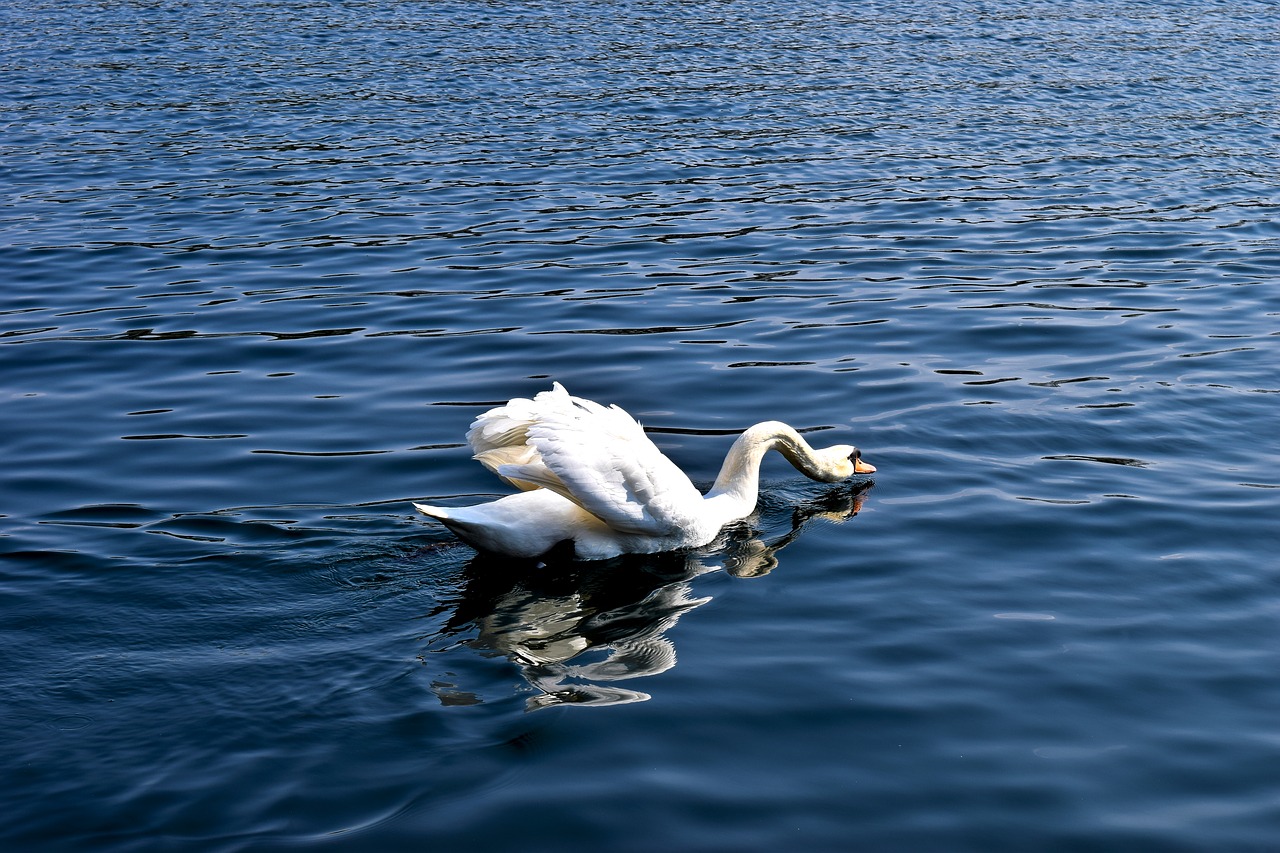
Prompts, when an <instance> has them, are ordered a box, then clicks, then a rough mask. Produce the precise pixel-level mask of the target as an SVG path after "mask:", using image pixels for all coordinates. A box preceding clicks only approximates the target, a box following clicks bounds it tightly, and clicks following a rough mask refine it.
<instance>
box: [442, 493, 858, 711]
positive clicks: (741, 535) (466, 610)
mask: <svg viewBox="0 0 1280 853" xmlns="http://www.w3.org/2000/svg"><path fill="white" fill-rule="evenodd" d="M871 487H872V483H871V482H862V483H847V484H844V485H841V486H839V487H836V488H833V489H830V490H828V491H826V492H824V493H822V494H821V495H819V496H817V497H815V498H813V499H811V500H809V501H806V502H805V503H802V504H800V505H799V506H796V507H794V509H793V510H792V513H791V517H790V519H789V522H788V523H787V524H786V527H787V528H788V529H786V532H785V533H782V534H781V535H772V536H767V537H766V536H765V535H764V534H763V533H762V530H761V527H760V517H759V515H758V514H757V515H756V516H753V517H752V518H750V519H747V520H744V521H743V522H741V523H739V524H737V525H734V526H733V527H731V528H727V529H726V530H725V531H724V532H722V533H721V535H720V537H719V538H718V539H717V540H716V541H715V542H713V543H712V544H711V545H708V546H706V547H705V548H702V549H698V550H697V551H694V552H688V553H684V552H680V553H667V554H647V555H629V556H626V557H621V558H618V559H614V560H608V561H601V562H589V563H584V562H575V561H573V560H570V559H565V558H556V557H549V558H547V559H546V560H545V561H544V562H540V563H535V562H531V561H513V560H511V559H508V558H503V557H497V556H494V555H487V554H477V555H476V556H475V557H474V558H473V559H472V560H471V561H470V562H469V563H468V564H467V566H466V567H465V569H464V570H463V577H462V579H461V584H460V595H459V597H458V599H456V600H455V601H452V602H449V603H447V604H444V605H442V606H441V608H439V609H438V610H437V611H436V612H435V613H433V614H430V615H431V616H440V615H444V612H445V611H448V615H447V617H446V621H445V624H444V625H443V627H442V628H441V629H440V630H439V631H438V632H436V633H435V634H434V635H432V636H430V637H429V638H428V641H427V650H426V653H425V654H424V656H423V659H424V661H425V660H426V659H427V656H428V655H430V654H431V653H433V652H444V651H448V650H452V649H456V648H457V647H459V646H466V647H468V648H470V649H473V650H475V651H476V652H478V653H479V654H481V655H483V656H486V657H502V658H506V659H507V660H509V661H510V662H511V663H513V664H515V665H516V666H517V667H518V668H519V670H520V674H521V676H522V677H523V679H524V680H525V681H526V682H528V684H529V686H530V687H532V688H533V690H534V695H532V696H531V697H530V698H529V699H528V700H527V702H526V710H528V711H535V710H539V709H541V708H549V707H554V706H557V705H595V706H601V705H618V704H626V703H630V702H643V701H645V700H646V699H649V698H650V696H649V694H647V693H642V692H640V691H637V690H632V689H629V688H626V687H621V686H617V685H615V684H613V682H618V681H625V680H628V679H634V678H642V677H646V676H651V675H658V674H660V673H663V672H666V671H667V670H669V669H671V668H672V667H673V666H675V664H676V650H675V645H674V644H673V642H672V640H671V639H670V638H669V637H668V636H667V632H668V631H670V630H671V629H672V628H673V627H674V626H675V625H676V623H677V622H678V621H679V620H680V618H681V617H682V616H684V614H686V613H688V612H689V611H691V610H694V609H696V608H698V607H701V606H702V605H704V604H706V603H707V602H709V601H711V598H710V597H709V596H699V595H698V594H697V593H696V592H695V591H694V587H693V581H694V579H695V578H697V577H698V576H700V575H704V574H707V573H710V572H715V571H719V570H723V571H725V572H727V573H728V574H729V575H732V576H733V577H737V578H758V577H762V576H764V575H767V574H769V573H770V572H771V571H773V569H774V568H776V567H777V565H778V553H779V552H780V551H781V550H782V549H783V548H785V547H787V546H788V545H789V544H791V543H792V542H793V541H795V539H796V538H797V537H798V536H799V535H800V533H801V531H802V530H804V528H805V527H806V526H807V525H808V524H809V523H810V522H812V521H813V520H815V519H819V520H824V521H830V522H837V523H838V522H843V521H846V520H848V519H850V518H852V517H853V516H855V515H857V514H858V512H859V511H860V510H861V508H862V504H863V502H864V501H865V500H866V497H867V493H868V492H869V491H870V489H871ZM435 693H436V696H437V697H438V698H439V699H440V701H441V703H442V704H445V705H474V704H480V703H481V702H482V701H483V700H482V699H481V698H480V697H479V696H478V695H477V694H475V693H472V692H469V691H466V690H463V689H459V688H458V687H457V686H456V685H453V684H442V683H438V684H437V685H436V687H435Z"/></svg>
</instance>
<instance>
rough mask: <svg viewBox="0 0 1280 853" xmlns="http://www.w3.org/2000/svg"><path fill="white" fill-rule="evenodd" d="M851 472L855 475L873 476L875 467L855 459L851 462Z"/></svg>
mask: <svg viewBox="0 0 1280 853" xmlns="http://www.w3.org/2000/svg"><path fill="white" fill-rule="evenodd" d="M853 471H854V473H855V474H874V473H875V472H876V466H874V465H871V464H869V463H867V462H863V461H862V460H861V459H855V460H853Z"/></svg>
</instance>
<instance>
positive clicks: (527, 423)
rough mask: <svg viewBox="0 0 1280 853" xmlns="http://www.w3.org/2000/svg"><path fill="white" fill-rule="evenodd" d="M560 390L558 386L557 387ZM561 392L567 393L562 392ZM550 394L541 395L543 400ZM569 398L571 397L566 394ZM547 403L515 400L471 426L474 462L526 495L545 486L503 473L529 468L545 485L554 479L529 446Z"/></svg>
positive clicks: (470, 438) (470, 435)
mask: <svg viewBox="0 0 1280 853" xmlns="http://www.w3.org/2000/svg"><path fill="white" fill-rule="evenodd" d="M557 387H559V385H558V384H557ZM560 390H561V391H563V390H564V389H563V388H561V389H560ZM546 393H547V392H543V394H539V395H538V397H539V398H540V397H542V396H543V395H544V394H546ZM565 396H568V393H567V392H566V393H565ZM543 408H545V401H544V402H542V403H540V402H539V400H538V399H537V398H535V399H533V400H530V399H527V398H525V397H516V398H515V399H514V400H512V401H511V402H509V403H506V404H504V405H501V406H498V407H497V408H495V409H490V410H489V411H487V412H485V413H484V414H483V415H480V417H478V418H476V419H475V420H474V421H472V422H471V429H470V430H468V431H467V442H468V443H469V444H470V445H471V450H472V452H473V453H474V454H475V458H476V459H477V460H479V462H480V463H481V464H482V465H484V467H486V468H488V469H489V470H490V471H492V472H493V473H495V474H497V475H498V476H499V477H500V478H502V480H504V481H505V482H507V483H509V484H510V485H512V486H515V487H516V488H518V489H522V490H524V491H530V490H532V489H537V488H540V487H541V485H542V483H541V482H535V481H532V480H526V479H519V478H516V477H513V476H508V475H507V474H504V473H502V471H501V470H500V469H501V468H503V467H505V466H511V465H519V466H523V467H527V468H529V469H530V471H531V472H533V473H536V474H537V475H538V478H537V479H538V480H539V481H543V480H546V479H548V478H554V477H555V475H554V474H552V473H551V471H549V470H548V469H547V467H546V466H545V465H543V464H542V457H541V456H539V455H538V451H537V449H536V448H535V447H534V446H533V445H531V444H529V427H531V426H533V425H534V424H535V423H537V422H538V419H539V417H540V414H539V413H540V411H541V410H542V409H543Z"/></svg>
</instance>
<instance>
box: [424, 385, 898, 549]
mask: <svg viewBox="0 0 1280 853" xmlns="http://www.w3.org/2000/svg"><path fill="white" fill-rule="evenodd" d="M467 440H468V441H469V442H470V443H471V447H472V449H473V450H475V458H476V459H478V460H479V461H480V462H481V463H482V464H484V466H485V467H487V468H489V469H490V470H491V471H493V472H494V473H495V474H497V475H498V476H499V477H501V478H502V479H503V480H505V481H506V482H508V483H510V484H511V485H513V486H515V487H516V488H519V489H521V490H522V491H521V492H520V493H519V494H515V495H510V496H509V497H505V498H500V499H498V500H496V501H492V502H491V503H486V504H479V505H477V506H469V507H436V506H428V505H426V504H414V506H415V507H417V508H418V510H419V511H420V512H422V513H424V514H426V515H429V516H431V517H432V518H435V519H438V520H440V521H441V522H443V523H444V525H445V526H446V527H448V528H449V529H450V530H452V531H453V532H454V533H455V534H456V535H457V536H458V538H459V539H462V540H463V541H464V542H466V543H467V544H469V545H471V546H472V547H475V548H477V549H480V550H484V551H494V552H497V553H500V554H506V555H509V556H513V557H539V556H541V555H543V554H545V553H547V552H548V551H550V550H551V549H552V548H554V547H555V546H556V545H559V544H560V543H562V542H565V541H572V542H573V549H574V554H575V556H577V557H578V558H579V559H583V560H602V559H607V558H609V557H616V556H618V555H620V554H627V553H654V552H657V551H672V550H677V549H680V548H697V547H699V546H702V545H706V544H707V543H708V542H710V541H712V540H713V539H715V537H716V534H718V533H719V532H720V529H721V528H722V527H724V526H725V525H726V524H728V523H730V522H733V521H737V520H739V519H742V518H746V517H747V516H748V515H750V514H751V513H752V512H753V511H754V510H755V506H756V497H757V493H758V489H759V477H760V460H761V459H762V458H763V457H764V454H765V453H766V452H768V451H769V450H773V449H776V450H778V451H780V452H781V453H782V455H783V456H785V457H786V458H787V459H788V460H789V461H790V462H791V463H792V464H793V465H795V466H796V468H798V469H800V471H801V472H803V473H804V474H805V475H807V476H809V477H811V478H813V479H815V480H821V481H823V482H827V483H835V482H839V481H841V480H844V479H847V478H849V477H852V476H853V475H854V474H869V473H872V472H874V471H875V470H876V469H875V468H873V467H872V466H870V465H868V464H867V463H865V462H863V461H862V459H861V454H860V453H859V451H858V449H857V448H855V447H853V446H851V445H844V444H842V445H836V446H835V447H828V448H825V449H823V450H814V449H813V448H812V447H810V446H809V445H808V443H806V442H805V440H804V439H803V438H801V437H800V434H799V433H798V432H796V431H795V430H794V429H792V428H791V427H789V426H787V425H786V424H784V423H780V422H779V421H766V422H765V423H761V424H756V425H755V426H753V427H751V428H749V429H748V430H746V432H744V433H742V435H740V436H739V437H738V440H737V441H736V442H734V445H733V447H732V448H731V449H730V451H729V455H728V456H726V457H725V460H724V465H723V467H722V468H721V469H720V476H719V477H717V478H716V482H715V485H714V486H712V488H711V491H709V492H707V494H706V495H703V494H701V493H700V492H699V491H698V490H697V488H695V487H694V485H693V483H691V482H690V481H689V478H688V477H687V476H686V475H685V473H684V472H683V471H681V470H680V469H679V468H677V467H676V465H675V464H674V463H673V462H672V461H671V460H670V459H668V458H667V457H666V456H664V455H663V454H662V451H660V450H658V448H657V447H656V446H655V445H654V443H653V442H652V441H650V440H649V437H648V436H647V435H645V432H644V429H643V428H641V426H640V424H638V423H636V421H635V420H634V419H633V418H632V417H631V416H630V415H628V414H627V413H626V412H624V411H623V410H622V409H620V408H618V407H617V406H608V407H605V406H602V405H600V404H599V403H593V402H591V401H590V400H583V399H581V398H579V397H573V396H570V395H569V392H568V391H566V390H565V389H564V387H563V386H561V385H560V383H558V382H557V383H555V385H554V387H553V388H552V390H550V391H543V392H542V393H540V394H538V395H536V396H535V397H534V398H533V399H532V400H528V399H524V398H516V399H514V400H512V401H511V402H509V403H507V404H506V405H505V406H499V407H498V408H496V409H491V410H489V411H488V412H485V413H484V414H483V415H481V416H480V417H478V418H476V420H475V422H473V423H472V424H471V430H470V431H469V432H468V433H467Z"/></svg>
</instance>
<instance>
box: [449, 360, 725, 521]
mask: <svg viewBox="0 0 1280 853" xmlns="http://www.w3.org/2000/svg"><path fill="white" fill-rule="evenodd" d="M513 402H514V401H513ZM533 402H534V403H535V404H538V405H536V411H535V412H534V414H536V418H532V419H530V420H529V421H528V422H527V426H526V427H525V428H524V434H525V437H526V441H527V444H528V446H530V447H532V448H533V449H534V450H535V451H536V452H537V458H536V459H530V460H529V461H527V462H512V463H504V464H500V465H499V466H498V468H497V472H498V474H499V476H502V477H503V478H505V479H507V480H509V481H515V482H524V483H532V484H535V485H538V486H542V487H544V488H547V489H551V490H552V491H554V492H557V493H559V494H561V495H563V496H564V497H566V498H568V499H569V500H571V501H573V502H574V503H576V504H578V505H579V506H581V507H582V508H583V509H585V510H586V511H587V512H589V513H591V514H592V515H594V516H596V517H597V518H599V519H600V520H601V521H603V522H604V523H605V524H607V525H609V526H610V527H612V528H613V529H615V530H618V531H622V532H624V533H637V534H642V535H648V536H665V535H669V534H672V533H676V532H678V531H679V530H680V529H682V528H683V527H684V526H685V525H686V524H687V523H688V521H689V519H690V516H691V514H692V513H694V512H696V509H697V507H699V506H701V503H702V494H701V493H700V492H699V491H698V490H697V489H696V488H695V487H694V485H693V483H691V482H690V481H689V478H688V477H687V476H685V473H684V472H683V471H681V470H680V469H679V468H677V467H676V465H675V463H673V462H672V461H671V460H670V459H668V458H667V457H666V456H664V455H663V454H662V451H660V450H658V448H657V446H656V445H654V443H653V442H652V441H650V440H649V437H648V436H647V435H645V432H644V429H643V428H642V427H641V426H640V424H638V423H636V421H635V419H633V418H632V417H631V416H630V415H628V414H627V413H626V412H624V411H623V410H622V409H620V408H618V407H617V406H608V407H605V406H602V405H600V404H599V403H593V402H591V401H590V400H583V399H580V398H578V397H571V396H570V395H569V393H568V392H567V391H565V390H564V388H563V387H561V386H560V385H559V383H557V384H556V385H555V388H554V389H553V390H551V391H544V392H543V393H541V394H538V395H537V397H535V398H534V400H533ZM494 426H495V427H496V426H498V423H497V422H496V421H495V422H494ZM497 434H498V430H495V431H494V432H493V433H492V435H497ZM473 446H474V442H473ZM485 453H488V451H485ZM490 458H493V457H490ZM482 461H484V460H483V459H482ZM486 464H488V463H486Z"/></svg>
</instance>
